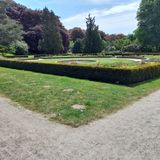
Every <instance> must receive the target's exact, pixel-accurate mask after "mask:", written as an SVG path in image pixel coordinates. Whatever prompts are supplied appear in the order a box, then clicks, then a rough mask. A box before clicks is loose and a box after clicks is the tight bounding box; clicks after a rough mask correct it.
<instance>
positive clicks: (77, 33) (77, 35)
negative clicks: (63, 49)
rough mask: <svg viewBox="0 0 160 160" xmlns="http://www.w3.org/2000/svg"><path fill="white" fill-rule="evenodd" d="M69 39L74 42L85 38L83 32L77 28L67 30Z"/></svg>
mask: <svg viewBox="0 0 160 160" xmlns="http://www.w3.org/2000/svg"><path fill="white" fill-rule="evenodd" d="M69 34H70V39H71V40H72V41H73V42H75V41H76V40H78V39H84V38H85V31H84V30H82V29H81V28H79V27H75V28H73V29H70V30H69Z"/></svg>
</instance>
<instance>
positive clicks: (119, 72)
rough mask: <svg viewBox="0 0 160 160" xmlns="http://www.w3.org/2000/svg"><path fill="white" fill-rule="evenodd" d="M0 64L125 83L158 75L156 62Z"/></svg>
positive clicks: (159, 71) (18, 62)
mask: <svg viewBox="0 0 160 160" xmlns="http://www.w3.org/2000/svg"><path fill="white" fill-rule="evenodd" d="M0 66H1V67H8V68H14V69H22V70H29V71H35V72H41V73H47V74H55V75H61V76H69V77H74V78H81V79H89V80H95V81H100V82H109V83H119V84H125V85H128V84H133V83H138V82H142V81H145V80H149V79H153V78H157V77H160V64H157V63H155V64H154V63H153V64H145V65H142V66H140V67H135V68H127V69H126V68H110V67H108V68H106V67H102V66H100V67H98V66H97V67H94V66H79V65H65V64H63V65H62V64H47V63H35V62H25V61H11V60H0Z"/></svg>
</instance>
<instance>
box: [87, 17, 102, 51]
mask: <svg viewBox="0 0 160 160" xmlns="http://www.w3.org/2000/svg"><path fill="white" fill-rule="evenodd" d="M86 24H87V30H86V38H85V48H84V52H85V53H98V52H101V51H102V49H103V42H102V38H101V36H100V33H99V30H98V28H99V27H98V26H96V25H95V17H93V18H92V17H91V16H90V14H89V16H88V18H86Z"/></svg>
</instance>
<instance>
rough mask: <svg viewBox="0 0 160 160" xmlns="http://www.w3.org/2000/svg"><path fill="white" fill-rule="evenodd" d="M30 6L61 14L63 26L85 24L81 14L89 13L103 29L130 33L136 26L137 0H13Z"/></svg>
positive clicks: (83, 25) (85, 15)
mask: <svg viewBox="0 0 160 160" xmlns="http://www.w3.org/2000/svg"><path fill="white" fill-rule="evenodd" d="M16 2H18V3H21V4H23V5H26V6H27V7H29V8H32V9H42V8H44V7H45V6H46V7H48V8H49V9H52V10H53V11H54V12H55V14H56V15H58V16H60V17H61V21H62V23H63V25H64V26H65V27H66V28H67V29H70V28H73V27H82V28H84V29H85V28H86V24H85V17H87V16H88V14H89V13H91V16H95V17H96V24H97V25H99V28H100V30H103V31H105V32H106V33H110V34H112V33H124V34H128V33H132V32H133V31H134V30H135V29H136V27H137V21H136V13H137V9H138V7H139V3H140V0H16Z"/></svg>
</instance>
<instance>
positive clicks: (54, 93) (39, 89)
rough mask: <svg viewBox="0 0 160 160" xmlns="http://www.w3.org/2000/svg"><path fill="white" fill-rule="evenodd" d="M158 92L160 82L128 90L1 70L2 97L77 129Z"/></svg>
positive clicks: (37, 74) (89, 82)
mask: <svg viewBox="0 0 160 160" xmlns="http://www.w3.org/2000/svg"><path fill="white" fill-rule="evenodd" d="M65 89H73V91H72V92H65V91H64V90H65ZM158 89H160V79H156V80H153V81H149V82H146V83H142V84H139V85H136V86H130V87H127V86H120V85H113V84H107V83H99V82H92V81H87V80H79V79H73V78H67V77H60V76H53V75H46V74H40V73H33V72H28V71H19V70H14V69H6V68H0V94H1V95H3V96H6V97H9V98H10V99H12V100H13V101H15V102H18V103H19V104H21V105H23V106H24V107H26V108H27V109H29V110H32V111H36V112H39V113H42V114H45V116H47V117H48V118H50V119H51V120H55V121H58V122H61V123H64V124H68V125H71V126H75V127H77V126H80V125H83V124H87V123H88V122H90V121H92V120H96V119H98V118H101V117H104V116H106V115H108V114H111V113H113V112H116V111H118V110H120V109H122V108H124V107H125V106H126V105H127V104H130V103H132V102H134V101H136V100H138V99H139V98H141V97H143V96H146V95H148V94H149V93H151V92H153V91H156V90H158ZM75 104H80V105H84V106H86V109H85V110H82V111H80V110H74V109H72V107H71V106H73V105H75ZM131 114H132V113H131Z"/></svg>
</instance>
